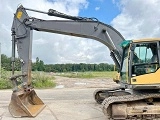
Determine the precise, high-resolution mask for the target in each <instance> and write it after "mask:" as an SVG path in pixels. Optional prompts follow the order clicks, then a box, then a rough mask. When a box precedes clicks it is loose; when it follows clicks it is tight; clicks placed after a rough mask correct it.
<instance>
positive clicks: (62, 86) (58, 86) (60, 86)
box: [55, 85, 64, 88]
mask: <svg viewBox="0 0 160 120" xmlns="http://www.w3.org/2000/svg"><path fill="white" fill-rule="evenodd" d="M55 88H64V85H57V86H56V87H55Z"/></svg>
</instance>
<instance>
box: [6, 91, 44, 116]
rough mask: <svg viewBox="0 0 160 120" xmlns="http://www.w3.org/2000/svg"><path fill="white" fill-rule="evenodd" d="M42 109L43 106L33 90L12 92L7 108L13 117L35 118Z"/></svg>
mask: <svg viewBox="0 0 160 120" xmlns="http://www.w3.org/2000/svg"><path fill="white" fill-rule="evenodd" d="M44 108H45V104H44V103H43V102H42V100H41V99H40V98H39V97H38V96H37V94H36V92H35V91H34V90H31V91H27V92H23V91H19V92H13V93H12V97H11V102H10V104H9V107H8V109H9V112H10V113H11V115H12V116H13V117H35V116H37V115H38V114H39V113H40V112H41V111H42V110H43V109H44Z"/></svg>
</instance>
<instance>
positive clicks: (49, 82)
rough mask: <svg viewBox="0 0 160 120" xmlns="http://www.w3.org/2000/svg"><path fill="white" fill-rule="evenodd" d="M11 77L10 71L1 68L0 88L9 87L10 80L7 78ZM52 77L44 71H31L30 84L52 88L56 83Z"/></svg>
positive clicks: (10, 84) (36, 86)
mask: <svg viewBox="0 0 160 120" xmlns="http://www.w3.org/2000/svg"><path fill="white" fill-rule="evenodd" d="M17 74H20V72H17V71H16V72H15V75H17ZM10 77H11V72H10V71H5V70H4V69H2V70H1V78H0V89H11V88H12V81H10V80H9V78H10ZM54 79H55V78H54V77H53V76H51V75H48V74H47V73H45V72H33V73H32V85H33V87H34V88H52V87H55V86H56V84H55V82H54Z"/></svg>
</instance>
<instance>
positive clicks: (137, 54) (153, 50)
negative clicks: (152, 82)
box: [132, 42, 159, 76]
mask: <svg viewBox="0 0 160 120" xmlns="http://www.w3.org/2000/svg"><path fill="white" fill-rule="evenodd" d="M158 61H159V60H158V49H157V42H155V43H136V44H135V49H134V51H133V59H132V76H138V75H143V74H149V73H153V72H155V71H156V70H157V69H158Z"/></svg>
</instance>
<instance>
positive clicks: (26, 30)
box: [9, 5, 124, 117]
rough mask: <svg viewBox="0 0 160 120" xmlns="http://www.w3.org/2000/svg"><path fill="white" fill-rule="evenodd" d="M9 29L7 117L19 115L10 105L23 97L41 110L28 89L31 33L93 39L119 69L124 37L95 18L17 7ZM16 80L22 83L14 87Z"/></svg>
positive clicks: (30, 89)
mask: <svg viewBox="0 0 160 120" xmlns="http://www.w3.org/2000/svg"><path fill="white" fill-rule="evenodd" d="M27 10H30V11H34V12H39V13H44V14H47V15H49V16H56V17H61V18H65V19H68V20H42V19H38V18H34V17H29V16H28V14H27V12H26V11H27ZM11 30H12V73H13V75H12V77H11V80H12V82H13V85H14V90H13V91H14V92H13V94H12V99H11V104H10V109H9V110H10V112H11V114H12V115H13V116H15V117H16V116H19V114H20V113H18V114H17V113H15V112H13V111H12V110H11V108H13V106H14V105H15V103H13V102H12V101H15V102H17V99H21V98H23V99H21V101H23V100H24V98H25V100H26V99H27V100H28V102H29V103H31V102H32V103H34V104H32V106H33V107H34V106H35V105H36V104H35V103H36V101H40V102H38V105H42V107H41V108H39V109H42V108H43V107H44V106H43V102H42V101H41V100H40V99H39V98H38V96H36V94H35V92H34V90H33V89H32V86H31V63H32V62H31V61H32V33H33V30H37V31H44V32H51V33H58V34H64V35H70V36H76V37H82V38H90V39H94V40H97V41H99V42H101V43H103V44H104V45H106V46H107V47H108V48H109V50H110V55H111V57H112V58H113V61H114V62H115V64H116V66H117V68H118V69H120V66H121V57H122V48H121V47H120V43H121V42H122V41H123V40H124V38H123V36H122V35H121V34H120V33H119V32H118V31H117V30H116V29H114V28H113V27H111V26H110V25H107V24H104V23H102V22H99V21H98V20H96V19H92V18H83V17H76V16H70V15H66V14H63V13H60V12H57V11H55V10H52V9H50V10H49V12H43V11H38V10H33V9H28V8H24V7H23V6H22V5H21V6H19V7H18V9H17V11H16V13H15V16H14V20H13V24H12V29H11ZM16 45H17V51H18V55H19V58H20V61H21V67H22V74H21V75H18V76H17V75H16V76H15V75H14V61H15V47H16ZM18 77H21V79H22V84H20V85H18V84H17V78H18ZM20 92H22V94H20V95H19V93H20ZM15 93H16V94H15ZM20 96H23V97H20ZM24 96H25V97H24ZM35 96H36V97H35ZM15 98H17V99H15ZM31 98H32V100H31ZM34 98H35V99H34ZM17 106H18V105H17ZM26 106H27V105H26ZM26 106H24V108H26ZM14 107H15V106H14ZM24 108H23V110H24ZM17 109H18V108H17ZM17 111H18V110H17ZM26 111H27V112H30V111H31V110H30V109H29V108H28V110H24V112H25V113H26ZM38 111H39V110H38ZM35 115H36V113H30V114H29V113H26V114H24V115H22V116H35ZM20 116H21V115H20Z"/></svg>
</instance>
